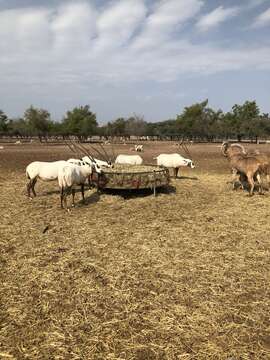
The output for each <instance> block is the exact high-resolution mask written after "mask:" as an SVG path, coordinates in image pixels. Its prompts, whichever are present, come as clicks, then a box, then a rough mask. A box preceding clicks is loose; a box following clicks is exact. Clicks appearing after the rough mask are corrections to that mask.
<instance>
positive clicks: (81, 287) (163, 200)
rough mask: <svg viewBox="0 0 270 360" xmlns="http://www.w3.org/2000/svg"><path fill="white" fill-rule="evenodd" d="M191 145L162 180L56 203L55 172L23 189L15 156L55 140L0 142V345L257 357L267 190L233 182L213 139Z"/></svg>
mask: <svg viewBox="0 0 270 360" xmlns="http://www.w3.org/2000/svg"><path fill="white" fill-rule="evenodd" d="M170 146H171V145H169V144H163V143H162V144H160V143H155V144H151V145H148V144H147V145H146V146H145V152H144V153H143V154H142V156H143V157H144V158H145V159H146V160H149V161H150V159H151V158H152V157H153V156H154V155H156V154H158V153H159V152H165V151H166V150H167V151H168V150H171V152H174V151H175V150H174V148H173V147H170ZM118 152H121V153H123V149H121V148H119V149H118ZM191 152H192V154H194V159H195V163H196V164H197V165H198V166H197V168H196V169H194V170H190V169H186V170H185V171H183V173H182V175H183V176H182V178H180V179H177V180H173V181H172V185H173V186H175V188H176V191H175V192H168V193H160V194H159V195H158V197H157V198H155V199H154V198H153V196H152V195H149V194H148V193H145V194H140V196H134V195H132V194H130V195H128V196H125V197H123V196H120V195H115V194H101V195H98V194H97V193H96V192H95V190H91V192H89V193H88V198H87V205H82V204H81V203H78V200H79V197H80V195H79V194H77V196H76V198H77V203H78V205H77V207H76V208H75V209H74V210H72V212H71V213H67V212H65V211H61V210H60V208H59V195H58V192H57V191H55V190H57V184H56V183H50V184H45V183H41V182H39V183H38V184H37V192H38V195H39V196H38V197H37V198H35V199H34V200H33V201H30V200H28V199H26V197H25V194H24V185H25V175H24V166H25V165H26V164H27V163H28V162H29V161H31V160H34V159H43V160H46V159H47V160H49V159H58V158H61V157H63V155H64V154H67V152H66V150H65V148H64V147H50V148H47V147H45V146H36V147H34V146H30V145H29V146H27V145H22V146H20V147H19V148H18V147H15V146H13V147H11V146H10V147H8V146H5V149H4V150H3V152H1V160H0V165H1V173H0V177H1V178H0V180H1V182H0V186H1V195H0V199H1V201H0V216H1V223H0V233H1V237H0V242H1V244H0V246H1V256H0V266H1V272H0V276H1V283H2V286H1V289H0V292H1V293H0V301H1V308H0V324H1V328H0V358H1V359H2V358H3V359H95V360H97V359H99V360H103V359H110V360H114V359H115V360H116V359H118V360H120V359H134V360H135V359H136V360H145V359H162V360H163V359H185V360H190V359H269V358H270V327H269V325H270V321H269V310H270V306H269V305H270V297H269V295H270V291H269V277H270V265H269V250H270V244H269V230H270V222H269V217H270V214H269V208H270V198H269V196H270V195H269V194H268V193H266V194H265V195H264V196H259V195H257V194H256V195H255V196H253V197H252V198H250V197H248V196H247V193H244V192H242V191H236V192H233V191H232V190H231V188H230V186H229V185H227V184H226V181H227V180H229V179H230V175H229V170H228V165H227V163H226V160H225V159H223V158H222V157H221V156H220V154H219V149H218V148H217V147H216V145H204V146H201V145H194V146H193V147H192V148H191ZM127 153H128V151H127ZM68 155H70V154H68ZM196 178H197V179H196ZM9 179H10V180H9Z"/></svg>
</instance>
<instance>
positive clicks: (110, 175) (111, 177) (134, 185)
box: [99, 164, 170, 194]
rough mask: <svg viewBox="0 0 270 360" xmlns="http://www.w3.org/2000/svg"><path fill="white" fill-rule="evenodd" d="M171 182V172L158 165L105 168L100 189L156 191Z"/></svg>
mask: <svg viewBox="0 0 270 360" xmlns="http://www.w3.org/2000/svg"><path fill="white" fill-rule="evenodd" d="M169 182H170V176H169V170H168V169H167V168H164V167H161V166H156V165H122V164H115V165H114V167H113V168H110V169H108V168H104V169H103V174H102V175H101V176H100V178H99V188H101V189H113V190H125V189H126V190H139V189H152V190H153V191H154V194H156V189H157V188H159V187H162V186H167V185H168V184H169Z"/></svg>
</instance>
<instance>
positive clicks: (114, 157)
mask: <svg viewBox="0 0 270 360" xmlns="http://www.w3.org/2000/svg"><path fill="white" fill-rule="evenodd" d="M111 148H112V154H113V162H115V159H116V155H115V152H114V148H113V144H112V143H111Z"/></svg>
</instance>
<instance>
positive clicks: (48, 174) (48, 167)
mask: <svg viewBox="0 0 270 360" xmlns="http://www.w3.org/2000/svg"><path fill="white" fill-rule="evenodd" d="M80 163H82V161H81V160H78V159H69V160H68V161H65V160H59V161H52V162H46V161H34V162H31V163H30V164H29V165H28V166H27V167H26V176H27V178H28V179H29V182H28V183H27V194H28V196H29V197H31V191H32V193H33V196H36V192H35V184H36V182H37V180H38V179H40V180H43V181H53V180H57V178H58V171H59V169H60V168H61V167H63V166H65V165H68V164H77V165H80ZM90 165H91V166H92V167H93V169H94V171H96V172H97V173H100V172H101V169H100V167H99V165H97V164H95V162H94V161H91V163H90Z"/></svg>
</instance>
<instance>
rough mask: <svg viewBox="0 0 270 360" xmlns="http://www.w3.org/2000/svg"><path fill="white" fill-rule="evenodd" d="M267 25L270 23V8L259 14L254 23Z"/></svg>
mask: <svg viewBox="0 0 270 360" xmlns="http://www.w3.org/2000/svg"><path fill="white" fill-rule="evenodd" d="M266 25H270V8H269V9H267V10H266V11H264V12H263V13H262V14H260V15H259V16H257V18H256V19H255V21H254V24H253V26H254V27H262V26H266Z"/></svg>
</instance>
